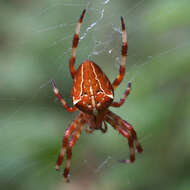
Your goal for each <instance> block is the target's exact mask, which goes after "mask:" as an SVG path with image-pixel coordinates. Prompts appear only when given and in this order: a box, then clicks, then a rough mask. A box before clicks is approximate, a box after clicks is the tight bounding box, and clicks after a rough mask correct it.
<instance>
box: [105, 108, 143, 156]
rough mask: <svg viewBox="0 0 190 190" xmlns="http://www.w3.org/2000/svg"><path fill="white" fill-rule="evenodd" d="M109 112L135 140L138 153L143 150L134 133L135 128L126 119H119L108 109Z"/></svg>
mask: <svg viewBox="0 0 190 190" xmlns="http://www.w3.org/2000/svg"><path fill="white" fill-rule="evenodd" d="M109 114H110V115H111V117H112V118H114V120H116V121H118V122H119V125H120V126H122V127H123V128H124V130H127V131H129V132H130V133H131V135H132V137H133V139H134V141H135V145H136V149H137V152H139V153H141V152H143V148H142V146H141V145H140V143H139V141H138V138H137V134H136V132H135V130H134V129H133V126H132V125H131V124H130V123H128V122H127V121H125V120H123V119H121V118H120V117H119V116H117V115H116V114H115V113H113V112H111V111H109Z"/></svg>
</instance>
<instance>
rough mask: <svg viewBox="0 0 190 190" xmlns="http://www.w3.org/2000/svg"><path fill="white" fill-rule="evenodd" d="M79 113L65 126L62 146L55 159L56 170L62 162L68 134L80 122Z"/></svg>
mask: <svg viewBox="0 0 190 190" xmlns="http://www.w3.org/2000/svg"><path fill="white" fill-rule="evenodd" d="M81 116H82V115H81V113H80V114H79V115H78V116H77V117H76V118H75V120H74V121H73V122H72V123H71V124H70V126H69V127H68V128H67V130H66V132H65V134H64V138H63V141H62V147H61V150H60V154H59V157H58V159H57V164H56V170H59V169H60V166H61V164H62V162H63V158H64V155H65V152H66V149H67V144H68V139H69V137H70V135H71V134H72V133H73V131H74V130H75V129H76V127H77V125H78V124H79V123H80V119H81Z"/></svg>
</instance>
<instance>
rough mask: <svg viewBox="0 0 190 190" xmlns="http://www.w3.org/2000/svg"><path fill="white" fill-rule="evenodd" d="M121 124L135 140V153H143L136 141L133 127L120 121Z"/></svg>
mask: <svg viewBox="0 0 190 190" xmlns="http://www.w3.org/2000/svg"><path fill="white" fill-rule="evenodd" d="M122 123H123V126H125V127H126V129H127V130H128V131H130V133H131V134H132V136H133V138H134V140H135V144H136V149H137V152H139V153H141V152H143V148H142V146H141V144H140V143H139V141H138V138H137V134H136V132H135V130H134V129H133V126H132V125H131V124H130V123H128V122H127V121H122Z"/></svg>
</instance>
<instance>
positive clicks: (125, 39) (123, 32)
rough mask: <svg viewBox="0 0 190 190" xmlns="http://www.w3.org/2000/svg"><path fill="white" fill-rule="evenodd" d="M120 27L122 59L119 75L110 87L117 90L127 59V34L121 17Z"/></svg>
mask: <svg viewBox="0 0 190 190" xmlns="http://www.w3.org/2000/svg"><path fill="white" fill-rule="evenodd" d="M121 26H122V43H123V44H122V57H121V63H120V73H119V75H118V76H117V78H116V79H115V80H114V81H113V83H112V86H113V88H114V89H115V88H117V86H119V85H120V83H121V81H122V80H123V77H124V75H125V62H126V57H127V33H126V30H125V23H124V19H123V17H121Z"/></svg>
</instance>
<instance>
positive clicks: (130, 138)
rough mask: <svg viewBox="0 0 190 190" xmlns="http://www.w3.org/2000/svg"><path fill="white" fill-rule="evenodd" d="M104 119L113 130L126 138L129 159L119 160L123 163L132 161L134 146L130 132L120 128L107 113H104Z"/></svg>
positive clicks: (133, 158)
mask: <svg viewBox="0 0 190 190" xmlns="http://www.w3.org/2000/svg"><path fill="white" fill-rule="evenodd" d="M105 120H106V121H107V122H108V123H109V124H110V125H111V126H112V127H113V128H114V129H115V130H117V131H118V132H119V133H120V134H122V135H123V136H124V137H126V138H127V139H128V144H129V151H130V160H121V162H124V163H132V162H134V161H135V152H134V146H133V138H132V137H131V136H130V134H129V133H128V132H127V131H126V130H124V129H122V127H121V126H119V125H118V123H117V121H116V120H114V119H113V118H110V116H109V115H106V117H105Z"/></svg>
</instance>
